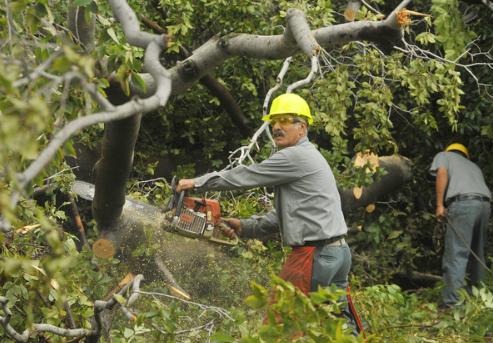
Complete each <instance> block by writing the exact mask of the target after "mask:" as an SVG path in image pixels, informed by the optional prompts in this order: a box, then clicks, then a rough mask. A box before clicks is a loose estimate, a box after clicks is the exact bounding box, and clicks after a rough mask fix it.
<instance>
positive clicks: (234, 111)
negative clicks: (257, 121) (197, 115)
mask: <svg viewBox="0 0 493 343" xmlns="http://www.w3.org/2000/svg"><path fill="white" fill-rule="evenodd" d="M140 18H141V19H142V21H143V22H144V23H145V24H146V25H147V26H148V27H150V28H151V29H153V30H154V31H155V32H157V33H163V34H167V31H166V29H164V28H163V27H161V26H160V25H159V24H158V23H156V22H155V21H153V20H151V19H149V18H147V17H144V16H142V15H141V16H140ZM180 55H181V57H182V58H187V57H189V56H190V55H191V54H190V52H189V51H188V49H187V48H185V47H180ZM199 82H200V83H201V84H202V85H204V86H205V87H206V88H207V89H208V90H209V92H211V94H212V95H213V96H215V97H216V98H218V99H219V102H220V103H221V106H222V107H223V108H224V110H225V111H226V113H227V114H228V115H229V117H230V118H231V121H232V122H233V124H234V125H235V126H236V127H237V128H238V130H240V133H241V134H242V135H243V136H244V137H247V136H248V135H250V133H251V132H250V129H249V128H248V124H249V120H248V118H247V117H245V115H244V114H243V111H242V110H241V108H240V106H239V105H238V103H237V102H236V100H235V98H234V97H233V95H232V94H231V92H230V91H229V90H228V89H227V88H226V87H225V86H224V85H222V84H221V82H219V81H218V80H216V79H215V78H214V77H213V76H212V75H210V74H206V75H204V76H203V77H202V78H201V79H200V80H199Z"/></svg>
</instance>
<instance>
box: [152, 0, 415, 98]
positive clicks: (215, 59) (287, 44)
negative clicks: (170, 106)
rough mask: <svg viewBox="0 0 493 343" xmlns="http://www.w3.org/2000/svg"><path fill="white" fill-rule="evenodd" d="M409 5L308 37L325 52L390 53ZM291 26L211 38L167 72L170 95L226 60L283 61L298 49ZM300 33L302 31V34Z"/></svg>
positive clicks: (318, 31) (403, 4)
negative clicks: (361, 49) (359, 44)
mask: <svg viewBox="0 0 493 343" xmlns="http://www.w3.org/2000/svg"><path fill="white" fill-rule="evenodd" d="M409 2H410V0H404V1H402V2H401V3H400V4H399V6H398V7H397V8H396V9H395V10H394V11H393V12H392V13H391V14H390V15H389V16H388V17H387V18H386V19H385V20H383V21H358V22H351V23H344V24H339V25H333V26H329V27H324V28H320V29H316V30H313V31H312V32H311V33H312V35H313V37H314V38H315V40H316V42H317V43H318V44H319V45H320V46H321V47H323V48H326V49H330V48H333V47H335V46H339V45H342V44H346V43H348V42H351V41H358V40H366V41H370V42H374V43H376V44H378V45H379V46H381V47H382V48H383V50H385V51H390V50H391V49H392V47H393V46H394V45H395V44H399V43H400V41H401V36H402V33H401V26H400V25H399V23H398V21H397V13H398V12H399V11H400V10H402V9H403V8H404V7H405V6H406V5H407V4H409ZM298 19H299V18H298ZM295 22H297V21H296V20H295ZM292 25H293V24H292ZM292 25H291V27H288V28H287V30H286V32H285V33H284V34H282V35H271V36H260V35H252V34H238V33H231V34H228V35H226V36H224V37H213V38H212V39H210V40H209V41H207V42H206V43H205V44H203V45H202V46H200V47H199V48H197V49H196V50H194V52H193V55H192V56H190V57H189V58H187V59H186V60H185V61H183V62H180V63H178V64H177V66H175V67H173V68H171V69H170V75H171V79H172V83H173V89H172V94H180V93H182V92H184V91H185V90H186V89H188V88H190V87H191V86H192V85H193V84H194V83H195V82H196V81H197V80H199V79H200V78H202V77H203V76H204V75H205V74H207V73H210V72H211V71H212V70H213V69H214V68H216V67H217V66H219V65H221V64H222V63H223V62H224V60H226V59H227V58H229V57H233V56H243V57H251V58H260V59H281V58H282V59H284V58H287V57H289V56H292V55H294V54H296V53H297V52H298V51H299V49H300V48H299V47H298V45H297V43H296V40H295V38H294V35H293V34H292V31H290V30H295V29H297V28H293V27H292ZM288 30H289V31H288ZM302 32H305V31H303V30H302ZM305 34H306V32H305ZM312 44H313V43H312ZM309 46H312V45H309ZM143 77H144V79H145V80H146V83H147V84H148V89H149V91H152V89H153V80H152V79H151V78H149V77H148V76H145V75H144V76H143Z"/></svg>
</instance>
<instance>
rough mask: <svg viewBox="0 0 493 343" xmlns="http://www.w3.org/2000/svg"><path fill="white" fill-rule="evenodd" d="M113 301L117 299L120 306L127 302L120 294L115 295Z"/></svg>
mask: <svg viewBox="0 0 493 343" xmlns="http://www.w3.org/2000/svg"><path fill="white" fill-rule="evenodd" d="M113 299H115V300H116V301H117V302H118V303H119V304H121V305H124V304H125V302H126V300H125V298H124V297H123V296H121V295H120V294H113Z"/></svg>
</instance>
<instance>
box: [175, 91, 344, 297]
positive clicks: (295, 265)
mask: <svg viewBox="0 0 493 343" xmlns="http://www.w3.org/2000/svg"><path fill="white" fill-rule="evenodd" d="M262 119H263V120H264V121H270V124H271V128H272V136H273V138H274V141H275V143H276V146H277V148H278V149H279V150H278V151H277V152H276V153H274V154H273V155H272V156H271V157H269V158H268V159H266V160H264V161H262V162H261V163H258V164H252V165H249V166H244V165H240V166H238V167H236V168H234V169H231V170H226V171H221V172H212V173H208V174H206V175H203V176H201V177H198V178H195V179H182V180H180V181H179V183H178V187H177V190H178V191H182V190H186V189H195V190H198V191H205V190H233V189H248V188H254V187H264V186H270V187H273V188H274V194H275V208H274V210H272V211H271V212H269V213H267V214H266V215H263V216H252V217H251V218H248V219H241V220H240V219H236V218H229V219H225V221H226V222H227V223H228V224H229V225H230V227H231V228H232V230H234V231H236V233H237V234H238V235H239V236H240V237H244V238H250V237H259V236H262V235H266V234H269V233H273V232H280V233H281V237H282V240H283V242H284V243H285V244H286V245H289V246H291V247H292V248H293V250H292V252H291V254H290V256H289V257H288V259H287V261H286V263H285V264H284V266H283V269H282V271H281V274H280V276H281V277H282V278H283V279H285V280H287V281H290V282H292V283H293V284H294V285H295V286H296V287H298V288H299V289H300V290H301V291H302V292H304V293H305V294H307V293H308V292H310V291H315V290H317V288H318V287H319V286H321V287H326V286H329V285H331V284H335V285H336V286H337V287H340V288H346V287H347V284H348V273H349V269H350V267H351V252H350V250H349V247H348V245H347V243H346V240H345V239H344V237H345V236H346V233H347V231H348V229H347V226H346V222H345V220H344V216H343V214H342V209H341V199H340V196H339V192H338V190H337V187H336V182H335V179H334V175H333V173H332V170H331V168H330V166H329V165H328V163H327V161H326V160H325V158H324V157H323V156H322V155H321V154H320V152H319V151H318V150H317V149H316V148H315V146H314V145H313V144H312V143H310V141H309V140H308V138H307V131H308V125H310V124H312V123H313V118H312V115H311V112H310V107H309V106H308V104H307V102H306V101H305V100H304V99H303V98H302V97H300V96H299V95H296V94H292V93H289V94H283V95H280V96H278V97H277V98H275V99H274V100H273V102H272V106H271V108H270V112H269V114H268V115H266V116H264V117H263V118H262Z"/></svg>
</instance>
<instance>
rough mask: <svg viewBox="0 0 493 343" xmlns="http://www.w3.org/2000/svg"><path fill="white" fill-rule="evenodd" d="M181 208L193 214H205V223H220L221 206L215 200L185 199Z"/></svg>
mask: <svg viewBox="0 0 493 343" xmlns="http://www.w3.org/2000/svg"><path fill="white" fill-rule="evenodd" d="M183 206H185V207H186V208H189V209H191V210H193V211H195V212H202V213H205V215H206V216H207V217H206V218H207V222H208V223H211V224H212V225H217V224H219V222H220V221H221V206H220V205H219V201H217V200H213V199H205V198H193V197H185V198H183Z"/></svg>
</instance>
